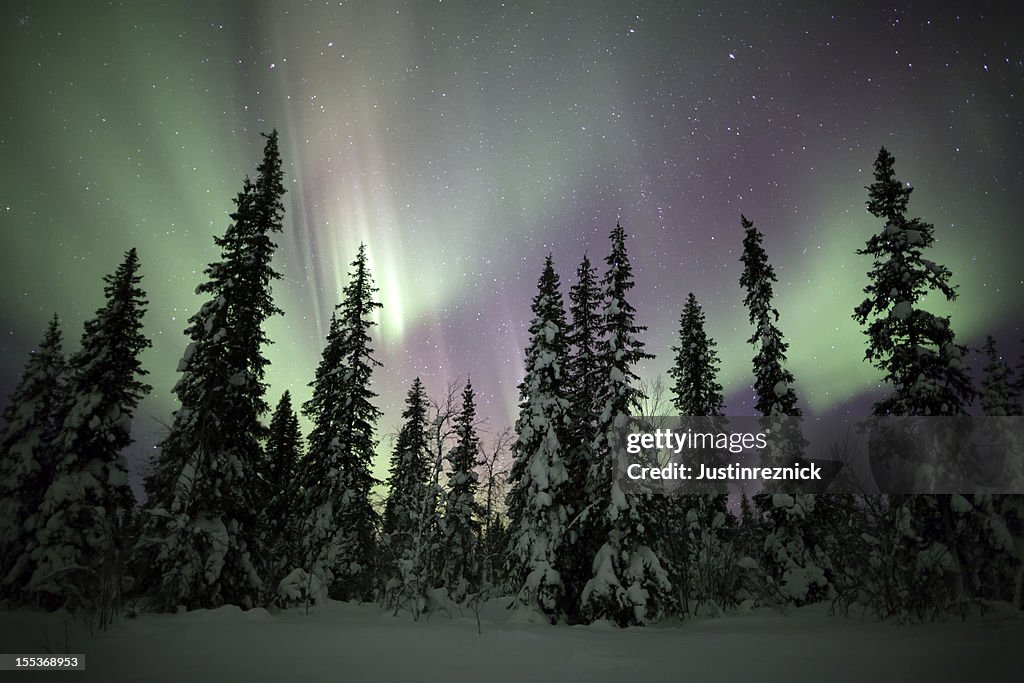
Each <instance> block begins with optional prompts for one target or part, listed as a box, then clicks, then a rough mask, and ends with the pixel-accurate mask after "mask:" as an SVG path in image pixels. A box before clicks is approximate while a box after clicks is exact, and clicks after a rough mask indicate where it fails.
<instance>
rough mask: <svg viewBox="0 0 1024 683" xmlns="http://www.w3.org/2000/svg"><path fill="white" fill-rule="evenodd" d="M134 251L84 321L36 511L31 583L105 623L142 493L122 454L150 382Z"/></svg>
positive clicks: (49, 598)
mask: <svg viewBox="0 0 1024 683" xmlns="http://www.w3.org/2000/svg"><path fill="white" fill-rule="evenodd" d="M138 270H139V259H138V255H137V254H136V252H135V250H134V249H131V250H129V251H128V252H127V253H126V254H125V258H124V261H122V263H121V264H120V265H119V266H118V267H117V270H116V271H115V272H114V273H113V274H112V275H107V276H106V277H105V278H104V282H105V283H106V286H105V287H104V295H105V296H106V303H105V304H104V305H103V307H102V308H100V309H99V310H98V311H96V316H95V317H94V318H92V319H91V320H88V321H87V322H86V323H85V330H84V332H83V334H82V343H81V348H80V349H79V351H78V352H77V353H75V354H74V355H73V356H72V357H71V359H70V361H69V368H70V380H69V384H68V399H67V405H66V408H65V413H64V421H63V423H62V424H61V428H60V432H59V433H58V434H57V438H56V442H55V444H56V448H57V450H58V461H57V468H56V473H55V476H54V480H53V483H52V484H51V485H50V487H49V488H48V489H47V491H46V495H45V497H44V500H43V502H42V505H41V507H40V511H39V519H40V524H39V525H38V526H37V528H36V537H35V547H34V548H33V550H32V559H33V560H34V561H35V563H36V567H35V571H34V572H33V574H32V578H31V580H30V582H29V588H30V590H32V592H33V593H34V594H35V595H36V596H37V598H38V599H39V600H40V601H41V602H42V603H44V604H47V605H50V606H59V605H67V606H69V607H71V606H83V605H90V606H95V607H99V608H100V614H99V616H100V619H101V625H102V626H105V625H106V623H107V621H108V619H109V618H110V617H111V616H112V611H111V610H114V609H116V605H117V604H118V603H119V601H120V596H121V593H122V588H123V586H122V583H123V576H122V569H123V566H124V564H125V552H126V551H127V550H128V547H129V546H128V545H127V544H128V542H129V540H130V539H129V536H130V533H131V524H132V516H133V513H134V508H135V494H134V493H133V492H132V490H131V487H130V486H129V485H128V465H127V462H126V461H125V458H124V455H123V454H122V452H123V451H124V449H125V448H127V447H128V446H129V445H131V443H132V437H131V423H132V417H133V415H134V412H135V408H136V407H137V406H138V404H139V401H140V400H141V399H142V398H143V396H145V395H146V394H147V393H148V392H149V390H150V387H149V385H147V384H145V383H143V382H142V381H141V377H143V376H145V375H146V374H147V373H146V371H145V370H144V369H143V368H142V364H141V362H140V361H139V354H140V353H141V352H142V351H143V350H144V349H146V348H148V347H149V346H151V343H150V341H149V340H148V339H147V338H146V337H145V336H144V335H143V334H142V317H143V315H144V313H145V311H146V305H147V303H148V302H147V301H146V294H145V292H144V291H143V290H142V289H141V288H140V287H139V283H140V282H141V281H142V277H141V275H139V273H138Z"/></svg>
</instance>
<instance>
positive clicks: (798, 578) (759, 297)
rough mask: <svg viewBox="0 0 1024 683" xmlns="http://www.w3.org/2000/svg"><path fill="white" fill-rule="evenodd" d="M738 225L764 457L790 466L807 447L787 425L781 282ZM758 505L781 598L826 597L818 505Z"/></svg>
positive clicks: (753, 231)
mask: <svg viewBox="0 0 1024 683" xmlns="http://www.w3.org/2000/svg"><path fill="white" fill-rule="evenodd" d="M740 222H741V224H742V226H743V230H744V232H745V235H744V238H743V255H742V256H741V258H740V261H742V263H743V274H742V275H741V276H740V286H741V287H743V289H744V290H746V295H745V297H744V299H743V303H744V305H745V306H746V307H747V311H748V314H749V319H750V323H751V324H752V325H753V326H754V333H753V335H751V337H750V339H749V340H748V341H749V343H750V344H752V345H754V347H755V348H756V349H757V353H756V355H755V356H754V358H753V366H754V395H755V398H756V402H755V404H754V407H755V408H756V409H757V411H758V412H760V413H761V415H762V416H763V417H764V418H765V420H766V426H765V428H766V429H767V430H768V431H770V432H771V434H772V435H773V437H770V438H771V442H770V443H771V447H770V448H769V449H766V451H765V452H766V455H767V459H768V460H769V463H770V464H772V463H776V464H783V465H785V464H791V462H792V461H794V460H798V459H799V458H800V457H801V456H802V455H803V449H804V447H805V446H806V444H807V442H806V440H805V439H804V437H803V434H802V433H801V430H800V426H799V423H798V422H797V421H796V420H792V419H786V418H794V417H799V416H800V414H801V413H800V409H799V408H798V407H797V397H796V392H795V391H794V389H793V386H792V385H793V381H794V380H793V374H792V373H791V372H790V371H789V370H787V369H786V367H785V363H786V352H787V351H788V350H789V344H787V343H786V342H785V341H783V338H782V332H781V331H780V330H779V328H778V327H777V325H776V323H777V322H778V320H779V312H778V310H776V309H775V306H774V303H773V299H774V284H775V283H776V282H777V281H778V279H777V278H776V276H775V269H774V268H773V267H772V265H771V263H769V261H768V255H767V253H766V252H765V249H764V246H763V241H764V235H762V234H761V231H760V230H758V229H757V228H756V227H754V224H753V223H752V222H751V221H749V220H747V218H746V216H742V215H741V216H740ZM754 502H755V504H756V505H757V506H758V509H759V510H760V511H761V513H762V521H763V524H764V527H765V529H766V531H767V537H766V539H765V546H764V561H765V563H766V565H767V566H766V569H767V571H768V572H769V574H770V575H771V576H773V578H774V580H775V582H776V585H777V587H778V590H779V592H780V593H781V595H782V596H783V597H784V598H786V599H787V600H789V601H792V602H794V603H797V604H802V603H806V602H813V601H816V600H819V599H821V598H823V597H825V596H826V595H827V593H828V590H829V583H828V578H827V575H826V570H827V569H828V558H827V557H825V555H824V551H823V548H822V547H821V545H820V543H819V539H818V538H817V530H816V527H815V525H814V520H813V519H812V517H813V515H814V508H815V505H816V503H817V501H816V499H815V496H813V495H809V494H797V495H790V494H778V495H769V493H760V494H757V495H755V496H754Z"/></svg>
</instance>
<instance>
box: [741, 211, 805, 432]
mask: <svg viewBox="0 0 1024 683" xmlns="http://www.w3.org/2000/svg"><path fill="white" fill-rule="evenodd" d="M740 222H741V223H742V225H743V230H744V237H743V255H742V257H741V258H740V261H742V262H743V274H742V275H741V276H740V287H743V289H744V290H746V296H744V297H743V304H744V305H745V306H746V307H747V311H748V313H749V318H750V324H751V325H753V326H754V333H753V335H751V337H750V339H748V340H747V341H748V342H749V343H750V344H753V345H754V347H755V348H756V349H757V354H756V355H755V356H754V359H753V364H754V397H755V399H756V402H755V403H754V408H755V409H756V410H757V411H758V412H759V413H761V414H762V415H789V416H794V417H795V416H799V415H800V409H799V408H797V406H796V402H797V401H796V392H795V391H794V390H793V387H792V384H793V373H791V372H790V371H789V370H787V369H786V367H785V363H786V351H788V350H789V344H788V343H786V342H785V341H783V338H782V332H781V331H780V330H779V328H778V327H777V325H776V323H777V322H778V320H779V312H778V311H777V310H776V309H775V307H774V305H773V303H772V300H773V297H774V291H773V285H774V284H775V283H776V282H777V281H778V278H776V277H775V269H774V268H773V267H772V265H771V263H769V262H768V255H767V254H766V253H765V250H764V245H763V244H762V242H763V241H764V235H762V234H761V231H760V230H758V229H757V228H756V227H754V224H753V223H752V222H750V221H749V220H747V217H746V216H742V215H741V216H740Z"/></svg>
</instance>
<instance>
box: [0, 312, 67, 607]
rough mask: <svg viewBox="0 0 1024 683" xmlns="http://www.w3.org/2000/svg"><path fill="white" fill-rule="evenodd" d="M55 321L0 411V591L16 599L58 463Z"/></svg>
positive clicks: (60, 406) (62, 397) (60, 366)
mask: <svg viewBox="0 0 1024 683" xmlns="http://www.w3.org/2000/svg"><path fill="white" fill-rule="evenodd" d="M66 379H67V378H66V363H65V360H64V351H63V344H62V338H61V331H60V321H59V320H58V318H57V316H56V315H55V316H53V319H52V320H50V324H49V325H48V326H47V328H46V333H45V334H44V335H43V340H42V342H40V344H39V348H38V349H37V350H33V352H32V354H31V355H30V356H29V359H28V362H27V363H26V364H25V370H24V372H22V375H21V380H20V381H19V382H18V386H17V387H15V389H14V391H13V392H12V393H11V395H10V397H9V402H8V405H7V408H6V409H5V410H4V430H3V432H2V433H0V596H5V597H8V598H10V599H12V600H15V601H18V600H23V599H24V598H25V596H24V595H21V594H20V592H21V590H22V589H23V588H24V587H25V584H26V583H27V582H28V579H29V577H30V576H31V575H32V570H33V567H34V563H33V561H32V559H31V557H29V554H28V553H27V552H26V550H27V549H28V548H29V547H30V546H31V545H32V543H33V540H34V537H35V531H36V529H37V528H38V527H39V524H40V523H41V522H42V521H45V520H42V519H41V518H40V516H39V510H40V508H41V507H42V504H43V497H44V496H45V495H46V490H47V489H48V488H49V487H50V484H51V483H52V482H53V477H54V473H55V471H56V468H57V457H58V451H57V449H56V447H55V443H54V442H55V440H56V437H57V433H58V431H59V430H60V427H61V423H62V422H63V413H64V408H65V406H66Z"/></svg>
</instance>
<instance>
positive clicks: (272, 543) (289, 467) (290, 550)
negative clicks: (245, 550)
mask: <svg viewBox="0 0 1024 683" xmlns="http://www.w3.org/2000/svg"><path fill="white" fill-rule="evenodd" d="M302 451H303V449H302V433H301V431H300V430H299V416H298V415H296V413H295V409H294V408H293V407H292V395H291V392H289V391H285V392H284V393H283V394H281V398H280V400H279V401H278V402H277V406H276V407H275V408H274V412H273V415H272V416H271V418H270V429H269V431H268V433H267V440H266V447H265V449H264V458H263V459H262V460H261V461H260V466H259V478H260V487H261V499H262V505H261V507H262V509H261V526H262V529H263V538H264V541H265V544H264V545H265V548H266V565H267V576H268V577H269V579H270V585H274V586H276V585H277V584H278V582H279V581H280V580H281V579H282V578H283V577H284V575H285V573H287V571H288V570H290V569H291V568H292V567H294V566H295V564H296V563H297V562H298V557H299V549H298V547H297V538H298V531H299V528H298V523H297V517H298V515H299V513H300V498H299V497H300V496H301V495H302V490H301V488H300V480H299V474H300V472H301V463H302Z"/></svg>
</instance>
